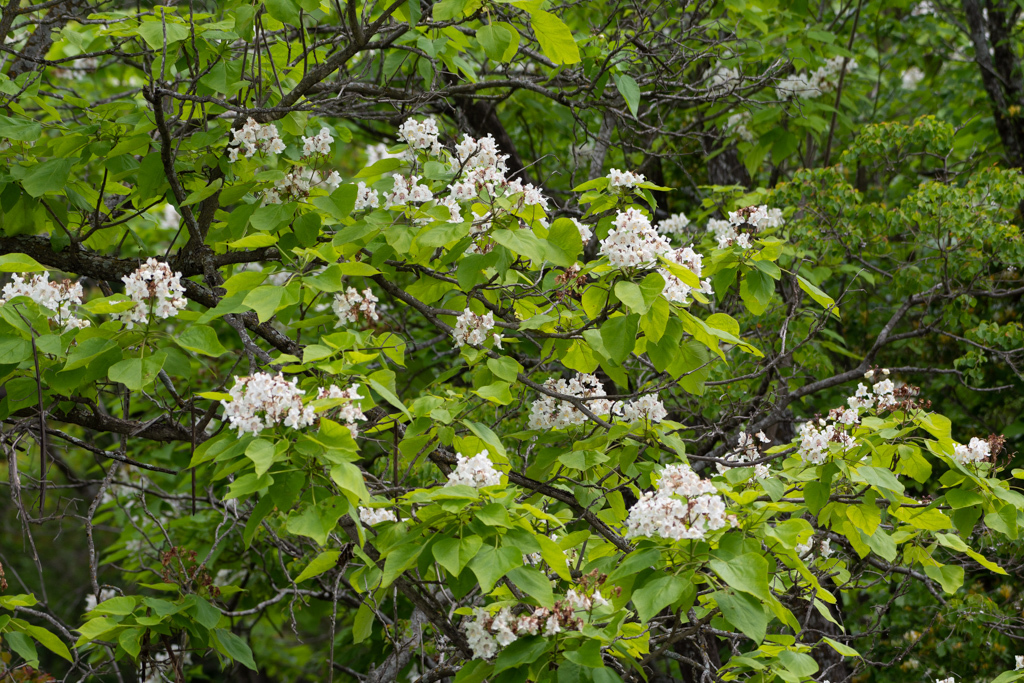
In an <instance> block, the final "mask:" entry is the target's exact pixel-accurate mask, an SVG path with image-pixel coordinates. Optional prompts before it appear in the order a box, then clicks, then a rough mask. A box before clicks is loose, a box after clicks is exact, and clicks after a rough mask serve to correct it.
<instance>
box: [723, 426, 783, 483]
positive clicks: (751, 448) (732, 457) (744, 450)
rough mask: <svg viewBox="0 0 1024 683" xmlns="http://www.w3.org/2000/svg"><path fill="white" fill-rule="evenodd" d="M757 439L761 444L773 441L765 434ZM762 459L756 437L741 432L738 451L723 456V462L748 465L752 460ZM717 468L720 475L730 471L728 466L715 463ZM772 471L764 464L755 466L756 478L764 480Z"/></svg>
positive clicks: (737, 443) (737, 445)
mask: <svg viewBox="0 0 1024 683" xmlns="http://www.w3.org/2000/svg"><path fill="white" fill-rule="evenodd" d="M757 439H758V440H759V441H761V443H769V442H770V441H771V439H769V438H768V437H767V436H765V435H764V432H758V433H757ZM760 458H761V452H760V451H759V450H758V449H757V443H756V442H755V441H754V435H752V434H748V433H746V432H740V435H739V438H738V439H737V441H736V450H734V451H730V452H729V453H726V454H725V455H724V456H722V459H723V460H728V461H730V462H735V463H746V462H750V461H752V460H759V459H760ZM715 467H716V468H718V471H719V473H724V472H726V471H727V470H729V469H730V468H729V466H728V465H723V464H722V463H720V462H719V463H715ZM770 472H771V470H770V469H769V467H768V466H767V465H765V464H763V463H758V464H756V465H754V478H755V479H764V478H765V477H767V476H768V475H769V474H770Z"/></svg>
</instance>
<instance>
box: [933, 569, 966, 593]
mask: <svg viewBox="0 0 1024 683" xmlns="http://www.w3.org/2000/svg"><path fill="white" fill-rule="evenodd" d="M924 573H925V574H927V575H928V578H930V579H932V580H933V581H937V582H938V583H939V585H941V586H942V590H944V591H946V592H947V593H950V594H953V593H956V591H957V589H958V588H960V586H962V585H964V568H963V567H958V566H957V565H954V564H946V565H942V566H939V567H935V566H926V567H925V568H924Z"/></svg>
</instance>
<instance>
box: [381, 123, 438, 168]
mask: <svg viewBox="0 0 1024 683" xmlns="http://www.w3.org/2000/svg"><path fill="white" fill-rule="evenodd" d="M438 135H440V131H439V130H438V128H437V121H435V120H434V119H433V118H427V119H424V120H422V121H417V120H416V119H408V120H407V121H406V122H405V123H403V124H402V126H401V127H400V128H399V129H398V139H399V140H400V141H402V142H404V143H406V144H407V145H409V151H408V152H407V154H406V157H405V158H406V159H407V160H408V161H412V160H413V159H415V152H414V150H425V151H426V152H427V154H429V155H430V156H435V157H436V156H437V155H438V154H440V153H441V141H440V140H438ZM388 156H391V155H388Z"/></svg>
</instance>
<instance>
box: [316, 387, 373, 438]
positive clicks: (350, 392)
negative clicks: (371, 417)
mask: <svg viewBox="0 0 1024 683" xmlns="http://www.w3.org/2000/svg"><path fill="white" fill-rule="evenodd" d="M317 398H318V399H323V398H343V399H346V400H347V401H348V403H345V404H344V405H342V406H341V409H340V410H338V419H339V420H342V421H343V422H345V424H346V426H347V427H348V431H349V432H351V433H352V438H353V439H354V438H356V437H357V436H359V428H358V427H357V426H356V422H363V421H365V420H366V415H363V411H362V410H360V409H359V401H361V400H363V397H362V396H360V395H359V387H357V386H351V387H349V388H348V389H345V390H342V389H341V388H339V387H338V386H336V385H334V384H332V385H331V386H330V387H328V388H327V389H320V391H319V392H318V393H317Z"/></svg>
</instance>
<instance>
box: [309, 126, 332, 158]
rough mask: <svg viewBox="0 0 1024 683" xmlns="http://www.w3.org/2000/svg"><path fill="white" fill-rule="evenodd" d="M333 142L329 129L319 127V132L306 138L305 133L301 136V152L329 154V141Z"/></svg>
mask: <svg viewBox="0 0 1024 683" xmlns="http://www.w3.org/2000/svg"><path fill="white" fill-rule="evenodd" d="M333 142H334V138H333V137H332V136H331V131H330V130H329V129H327V128H321V129H320V132H319V133H317V134H316V135H314V136H313V137H311V138H307V137H306V136H305V135H303V136H302V154H303V155H309V154H330V153H331V143H333Z"/></svg>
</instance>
